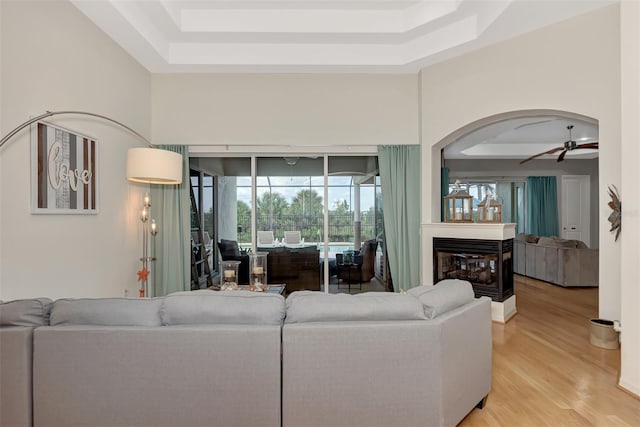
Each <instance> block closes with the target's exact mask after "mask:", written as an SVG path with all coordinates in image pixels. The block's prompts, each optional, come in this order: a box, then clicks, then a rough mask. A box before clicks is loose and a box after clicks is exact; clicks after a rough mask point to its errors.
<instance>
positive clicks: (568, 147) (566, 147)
mask: <svg viewBox="0 0 640 427" xmlns="http://www.w3.org/2000/svg"><path fill="white" fill-rule="evenodd" d="M567 129H568V130H569V140H568V141H565V142H564V144H563V146H562V147H556V148H553V149H551V150H549V151H545V152H544V153H539V154H536V155H533V156H531V157H529V158H526V159H524V160H522V161H521V162H520V164H523V163H524V162H528V161H529V160H533V159H535V158H536V157H540V156H544V155H545V154H555V153H557V152H558V151H561V153H560V155H559V156H558V161H559V162H561V161H563V160H564V156H566V154H567V152H568V151H573V150H577V149H579V148H591V149H596V150H597V149H598V142H597V141H595V142H587V143H585V144H576V142H575V141H574V140H573V139H571V129H573V125H569V126H567Z"/></svg>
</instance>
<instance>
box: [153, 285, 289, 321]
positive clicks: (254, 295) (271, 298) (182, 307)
mask: <svg viewBox="0 0 640 427" xmlns="http://www.w3.org/2000/svg"><path fill="white" fill-rule="evenodd" d="M160 312H161V317H162V324H163V325H204V324H213V325H215V324H249V325H260V324H267V325H280V324H282V319H284V314H285V305H284V298H283V297H282V296H281V295H276V294H268V293H263V292H249V291H218V292H216V291H210V290H207V289H203V290H200V291H187V292H176V293H173V294H169V295H167V296H166V297H165V298H164V301H163V303H162V308H161V310H160Z"/></svg>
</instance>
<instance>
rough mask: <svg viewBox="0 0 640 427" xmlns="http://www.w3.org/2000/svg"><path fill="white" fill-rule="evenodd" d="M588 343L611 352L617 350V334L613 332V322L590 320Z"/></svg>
mask: <svg viewBox="0 0 640 427" xmlns="http://www.w3.org/2000/svg"><path fill="white" fill-rule="evenodd" d="M589 342H590V343H591V344H592V345H595V346H596V347H600V348H606V349H609V350H613V349H616V348H618V343H619V340H618V333H617V332H616V331H615V330H613V321H612V320H605V319H591V321H590V326H589Z"/></svg>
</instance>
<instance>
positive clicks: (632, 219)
mask: <svg viewBox="0 0 640 427" xmlns="http://www.w3.org/2000/svg"><path fill="white" fill-rule="evenodd" d="M620 16H621V40H622V43H621V53H622V90H621V92H622V138H621V141H622V186H621V187H622V188H620V191H621V195H620V196H621V198H622V201H623V202H624V203H623V209H622V224H623V227H622V234H621V235H620V236H621V237H620V242H621V246H622V278H621V280H622V292H621V318H620V319H621V321H622V336H621V339H622V342H623V344H622V360H621V372H620V385H621V386H623V387H624V388H626V389H628V390H631V391H632V392H634V393H635V394H636V395H638V396H640V363H639V361H640V310H639V309H638V307H640V280H638V265H640V251H639V250H638V247H640V201H639V200H638V183H640V167H639V164H640V163H639V161H638V159H640V120H638V118H639V117H640V3H638V2H623V3H622V6H621V13H620Z"/></svg>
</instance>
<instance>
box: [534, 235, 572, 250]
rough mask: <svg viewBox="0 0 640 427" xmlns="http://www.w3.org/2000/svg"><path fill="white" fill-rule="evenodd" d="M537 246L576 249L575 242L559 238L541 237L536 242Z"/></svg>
mask: <svg viewBox="0 0 640 427" xmlns="http://www.w3.org/2000/svg"><path fill="white" fill-rule="evenodd" d="M538 244H539V245H542V246H553V247H556V248H571V249H575V248H577V247H578V241H577V240H567V239H562V238H560V237H541V238H540V240H538Z"/></svg>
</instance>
